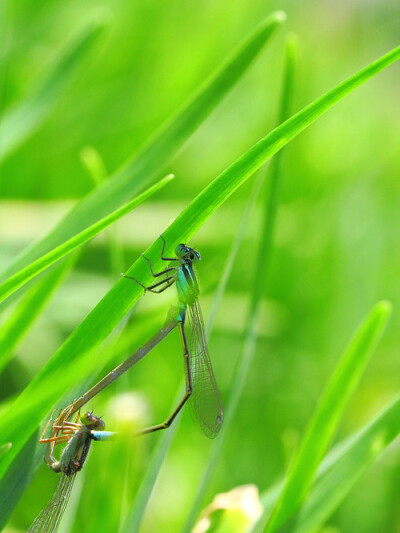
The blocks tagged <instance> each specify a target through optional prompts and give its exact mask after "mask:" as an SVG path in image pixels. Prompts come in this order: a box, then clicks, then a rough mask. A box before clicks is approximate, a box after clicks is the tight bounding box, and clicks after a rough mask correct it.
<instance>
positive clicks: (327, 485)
mask: <svg viewBox="0 0 400 533" xmlns="http://www.w3.org/2000/svg"><path fill="white" fill-rule="evenodd" d="M399 434H400V398H397V399H396V400H395V401H394V402H393V403H392V404H391V405H390V406H389V407H388V408H387V409H385V410H384V411H383V412H382V413H381V414H380V415H378V416H377V417H376V418H375V419H374V420H373V421H372V422H371V423H370V424H369V425H368V426H366V427H365V428H363V429H362V430H360V431H359V432H357V433H356V434H355V435H353V436H352V437H350V438H348V439H345V440H344V441H342V442H340V443H339V444H337V445H336V446H335V447H334V448H333V449H332V450H331V451H330V452H329V453H328V455H327V456H326V457H325V459H324V460H323V461H322V463H321V465H320V466H319V468H318V471H317V474H316V479H315V483H314V485H313V487H312V489H311V491H310V496H309V497H308V499H307V500H306V502H305V504H304V506H303V507H302V509H301V510H300V512H299V513H298V516H297V524H296V526H295V530H294V531H295V533H306V532H308V531H317V530H318V528H319V527H321V526H322V524H323V523H324V521H325V520H326V519H327V518H328V517H329V515H330V514H331V513H332V512H333V511H334V510H335V509H336V508H337V506H338V505H339V504H340V502H341V501H342V500H343V499H344V497H345V496H346V494H347V493H348V492H349V490H350V489H351V487H352V486H353V485H354V483H356V481H357V480H358V479H359V477H360V476H361V475H362V474H363V472H365V471H366V469H367V468H368V467H369V466H370V465H371V464H372V463H373V462H374V461H375V459H377V458H378V457H379V455H380V454H381V453H382V452H383V451H384V450H385V449H386V447H387V446H388V445H389V444H390V443H391V442H392V441H393V440H394V439H395V438H396V437H398V436H399ZM282 487H283V483H280V484H279V485H278V486H276V487H274V488H272V489H269V490H267V491H266V492H264V493H263V494H262V496H261V501H262V503H263V506H264V513H263V516H262V517H261V518H260V519H259V521H258V522H257V524H256V525H255V526H254V527H253V529H252V530H251V532H249V533H262V531H264V526H265V524H266V522H267V520H268V517H269V515H270V514H271V511H272V509H273V507H274V505H275V503H276V501H277V500H278V497H279V493H280V492H281V489H282ZM289 531H291V530H290V529H289Z"/></svg>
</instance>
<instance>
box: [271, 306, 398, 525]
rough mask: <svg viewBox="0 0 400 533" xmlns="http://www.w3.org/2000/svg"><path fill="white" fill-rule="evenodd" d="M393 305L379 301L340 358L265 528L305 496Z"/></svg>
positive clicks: (291, 510) (283, 517)
mask: <svg viewBox="0 0 400 533" xmlns="http://www.w3.org/2000/svg"><path fill="white" fill-rule="evenodd" d="M390 308H391V307H390V304H389V303H388V302H380V303H378V304H377V305H376V306H375V307H374V308H373V309H372V311H371V312H370V313H369V315H368V316H367V318H366V319H365V320H364V322H363V323H362V324H361V326H360V328H359V329H358V331H357V332H356V334H355V336H354V338H353V340H352V341H351V342H350V345H349V346H348V348H347V350H346V351H345V353H344V354H343V356H342V358H341V360H340V361H339V364H338V366H337V368H336V370H335V372H334V374H333V376H332V379H331V380H330V382H329V384H328V386H327V388H326V390H325V392H324V394H323V396H322V398H321V401H320V404H319V406H318V408H317V410H316V412H315V414H314V416H313V418H312V420H311V422H310V424H309V426H308V429H307V431H306V434H305V436H304V438H303V440H302V442H301V445H300V448H299V451H298V453H297V454H296V457H295V459H294V461H293V464H292V466H291V468H290V470H289V473H288V475H287V477H286V483H285V486H284V488H283V491H282V493H281V496H280V498H279V500H278V502H277V504H276V506H275V507H274V510H273V512H272V514H271V517H270V520H269V522H268V523H267V526H266V528H265V532H272V531H277V530H279V528H280V527H281V526H282V525H283V524H285V522H286V521H287V520H288V519H289V518H290V517H291V516H292V515H293V513H294V512H295V511H297V509H298V508H299V506H300V505H301V503H302V501H303V500H304V498H305V496H306V494H307V492H308V490H309V489H310V486H311V484H312V482H313V479H314V476H315V473H316V471H317V468H318V465H319V463H320V461H321V459H322V457H323V455H324V454H325V452H326V450H327V448H328V445H329V443H330V441H331V439H332V437H333V434H334V432H335V430H336V428H337V425H338V423H339V420H340V418H341V416H342V413H343V411H344V409H345V407H346V405H347V403H348V401H349V399H350V397H351V394H352V393H353V391H354V389H355V388H356V386H357V384H358V383H359V381H360V379H361V376H362V374H363V372H364V369H365V367H366V364H367V362H368V360H369V358H370V356H371V355H372V353H373V351H374V348H375V347H376V345H377V343H378V341H379V338H380V336H381V335H382V332H383V330H384V327H385V325H386V322H387V320H388V318H389V314H390Z"/></svg>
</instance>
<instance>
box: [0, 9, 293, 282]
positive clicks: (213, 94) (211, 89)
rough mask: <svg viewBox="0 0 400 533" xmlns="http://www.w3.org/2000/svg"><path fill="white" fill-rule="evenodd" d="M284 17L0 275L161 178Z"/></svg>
mask: <svg viewBox="0 0 400 533" xmlns="http://www.w3.org/2000/svg"><path fill="white" fill-rule="evenodd" d="M284 18H285V17H284V14H283V13H282V12H277V13H274V14H273V15H271V16H270V17H268V18H267V19H266V20H265V21H264V22H263V23H262V24H261V25H260V26H259V27H258V28H257V30H256V31H254V32H253V33H252V34H251V35H250V37H249V38H248V39H247V40H246V42H245V43H244V44H243V45H242V46H241V47H240V48H239V49H238V50H237V51H236V53H234V54H233V56H232V57H231V59H230V60H229V61H228V62H227V63H226V64H225V65H224V66H223V67H222V68H221V69H220V70H219V72H218V73H217V74H216V75H214V76H213V77H212V78H211V79H210V80H209V81H208V82H206V83H205V84H204V86H203V87H201V88H200V90H199V91H198V92H197V94H196V95H195V96H194V98H192V100H191V101H190V102H189V103H188V104H187V105H186V106H185V107H184V108H183V109H182V110H181V111H180V112H179V113H178V114H177V115H176V117H175V118H173V120H171V121H170V122H169V123H168V124H167V125H166V126H164V127H163V128H162V129H161V130H160V132H159V133H158V134H157V135H155V137H154V138H153V139H152V140H151V141H150V142H149V143H148V144H147V145H146V146H145V147H144V149H143V150H142V151H141V152H140V154H139V155H138V156H137V157H136V158H135V159H133V160H131V161H130V162H128V163H127V164H126V165H125V166H124V167H123V168H122V169H121V170H119V171H117V172H116V173H115V174H114V175H113V176H112V177H111V178H110V179H109V180H107V182H106V183H104V184H103V185H100V186H99V187H96V189H95V190H94V191H92V192H91V193H90V194H89V195H88V196H87V197H86V198H85V199H83V200H82V201H81V202H80V203H79V204H77V205H76V206H75V207H74V208H73V209H72V210H71V211H70V212H69V213H68V214H67V215H66V216H65V217H64V218H63V219H62V220H61V221H60V223H59V224H58V225H57V226H56V227H55V228H54V229H53V230H52V231H51V232H50V233H49V234H48V235H47V236H45V237H44V238H43V239H41V240H40V241H38V242H36V243H34V244H33V245H32V246H31V247H30V248H28V249H27V250H24V251H23V252H22V254H21V255H20V256H19V257H17V258H16V259H15V261H14V262H13V263H12V264H11V265H10V266H9V267H8V269H7V270H6V272H4V273H3V275H2V278H1V279H6V278H7V277H8V276H10V275H11V274H14V273H16V272H17V271H19V270H20V269H22V268H23V267H26V266H27V265H29V264H30V263H31V262H32V261H35V260H37V259H38V258H40V257H41V256H43V255H44V254H46V253H48V252H50V251H51V250H52V249H53V248H56V247H57V246H60V245H62V244H63V243H64V242H66V241H67V240H69V239H71V238H72V237H74V236H75V235H77V234H78V233H81V232H82V231H84V230H85V229H87V228H88V227H89V226H92V225H93V224H96V223H97V222H98V221H99V220H100V219H103V218H104V217H107V216H108V215H109V214H110V213H112V212H114V211H116V210H118V209H120V208H121V206H122V205H124V204H125V203H126V202H127V201H129V200H131V199H132V198H133V197H134V196H136V195H137V194H139V193H140V192H142V191H143V190H144V188H147V187H149V186H150V185H151V184H153V183H154V182H155V181H156V180H158V179H159V177H160V176H161V175H162V172H163V171H164V168H165V166H166V165H167V164H168V163H169V162H170V161H171V159H172V158H173V157H174V156H175V155H176V153H177V152H178V150H179V149H180V148H181V147H182V146H183V144H184V143H185V142H186V141H187V140H188V139H189V138H190V136H191V135H192V134H193V133H194V132H195V131H196V129H197V128H198V127H199V126H200V125H201V124H202V122H203V121H204V120H205V119H206V118H207V117H208V115H209V114H210V113H211V111H212V110H213V109H214V108H215V107H216V106H217V104H218V103H219V102H220V101H221V100H222V99H223V98H224V97H225V96H226V94H227V93H228V92H229V90H230V89H232V87H233V86H234V85H235V84H236V83H237V82H238V80H239V79H240V78H241V76H242V75H243V74H244V73H245V72H246V70H247V69H248V67H249V66H250V64H251V63H252V61H253V60H254V59H255V57H256V56H257V55H258V54H259V52H260V51H261V50H262V48H263V47H264V45H265V44H266V43H267V42H268V41H269V39H270V37H271V36H272V35H273V33H274V32H275V30H276V29H277V28H278V27H279V26H280V25H281V23H282V22H283V20H284Z"/></svg>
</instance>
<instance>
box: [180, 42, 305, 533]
mask: <svg viewBox="0 0 400 533" xmlns="http://www.w3.org/2000/svg"><path fill="white" fill-rule="evenodd" d="M295 56H296V42H295V41H294V39H293V38H290V39H288V41H287V44H286V51H285V66H284V70H283V84H282V94H281V101H280V106H279V117H278V120H279V122H280V123H281V122H284V121H285V119H286V118H287V117H288V116H289V114H290V103H291V101H292V97H293V93H294V70H295ZM281 157H282V152H280V153H279V154H277V155H276V156H275V157H274V159H273V160H272V161H271V166H270V167H269V172H268V174H269V176H270V180H271V181H270V183H269V184H268V185H269V195H267V196H266V201H265V205H264V220H263V224H262V226H261V237H260V242H259V246H258V259H257V261H256V270H255V273H254V277H253V279H254V286H253V290H252V293H251V302H250V309H249V313H248V316H247V319H246V324H245V328H244V331H245V342H244V346H243V351H242V354H241V357H240V359H239V361H238V363H237V365H236V367H235V370H234V372H233V378H232V380H231V394H230V397H229V400H228V403H227V405H226V415H225V423H224V426H223V427H222V429H221V434H220V436H219V438H218V441H216V442H215V444H214V446H213V448H212V451H211V456H210V458H209V460H208V463H207V466H206V467H205V472H204V474H203V477H202V479H201V481H200V484H199V487H198V489H197V493H196V496H195V500H194V502H193V506H192V509H191V510H190V514H189V516H188V519H187V522H186V524H185V527H184V530H183V531H184V533H189V532H190V531H191V530H192V528H193V526H194V524H195V522H196V519H197V517H198V515H199V513H200V510H201V507H202V503H203V500H204V497H205V494H206V491H207V489H208V486H209V484H210V481H211V479H212V476H213V474H214V472H215V470H216V468H217V464H218V461H219V458H220V456H221V453H222V450H223V446H224V443H225V440H226V437H227V434H228V431H229V428H230V426H231V424H232V423H233V419H234V415H235V412H236V409H237V406H238V403H239V399H240V396H241V394H242V391H243V387H244V383H245V380H246V376H247V373H248V369H249V366H250V363H251V360H252V359H253V355H254V353H255V348H256V337H255V333H254V331H255V323H256V319H257V316H258V309H259V304H260V301H261V298H262V296H263V293H264V285H265V280H266V278H267V276H266V270H267V264H268V261H269V258H270V254H271V245H272V233H273V227H274V223H275V215H276V210H277V204H278V200H279V198H278V190H279V188H278V184H279V181H280V159H281ZM261 180H262V181H265V175H262V176H261Z"/></svg>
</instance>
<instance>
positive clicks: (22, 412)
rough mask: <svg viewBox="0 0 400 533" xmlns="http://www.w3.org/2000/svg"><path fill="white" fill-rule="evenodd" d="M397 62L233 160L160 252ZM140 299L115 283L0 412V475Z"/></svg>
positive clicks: (141, 265) (139, 269)
mask: <svg viewBox="0 0 400 533" xmlns="http://www.w3.org/2000/svg"><path fill="white" fill-rule="evenodd" d="M399 58H400V47H398V48H396V49H395V50H392V51H391V52H389V53H388V54H386V55H385V56H383V57H381V58H380V59H378V60H377V61H375V62H373V63H371V64H370V65H368V66H367V67H365V68H364V69H363V70H361V71H359V72H358V73H357V74H355V75H354V76H352V77H351V78H349V79H347V80H346V81H344V82H343V83H341V84H340V85H338V86H337V87H335V88H334V89H332V90H331V91H329V92H328V93H326V94H325V95H324V96H322V97H320V98H319V99H317V100H316V101H315V102H313V103H312V104H310V105H309V106H307V107H306V108H305V109H303V110H301V111H300V112H298V113H297V114H296V115H294V116H293V117H291V118H290V119H289V120H287V121H286V122H284V123H283V124H282V125H281V126H279V127H278V128H276V129H275V130H274V131H273V132H271V133H270V134H269V135H267V136H266V137H264V138H263V139H262V140H261V141H259V142H258V143H257V144H256V145H255V146H254V147H253V148H251V149H250V150H249V151H248V152H246V153H245V154H244V155H243V156H242V157H241V158H239V159H238V160H237V161H235V162H234V163H233V164H232V165H231V166H230V167H229V168H228V169H226V170H225V171H224V172H223V173H222V174H221V175H220V176H218V177H217V178H216V179H215V180H214V181H213V182H212V183H210V185H209V186H208V187H206V188H205V189H204V190H203V191H202V192H201V193H200V194H199V195H198V196H197V197H196V198H195V199H194V200H193V202H192V203H191V204H190V205H189V206H188V207H187V208H186V209H185V210H184V211H183V212H182V213H181V214H180V215H179V217H178V218H177V219H176V220H175V221H174V222H173V223H172V224H171V225H170V226H169V228H168V229H167V230H166V231H165V232H164V237H165V239H166V241H167V243H168V246H167V249H166V251H165V253H166V254H168V253H171V251H172V249H173V247H174V246H175V245H176V243H177V242H179V241H181V240H183V239H184V238H185V237H187V238H188V239H190V237H191V236H192V235H193V234H194V233H195V232H196V231H197V230H198V229H199V228H200V226H201V225H202V224H204V222H205V221H206V220H207V219H208V218H209V217H210V216H211V215H212V213H214V212H215V211H216V210H217V209H218V207H219V206H220V205H221V204H222V203H223V202H224V201H225V200H226V199H227V198H228V197H229V196H230V195H231V194H232V193H233V192H234V191H235V190H236V189H237V188H238V187H239V186H240V185H241V184H242V183H243V182H244V181H246V179H247V178H249V177H250V175H251V174H252V173H253V172H254V171H255V170H257V168H259V167H260V166H261V165H262V164H263V163H264V162H265V161H266V160H267V159H268V158H269V157H270V156H271V155H273V154H274V153H275V152H276V151H278V150H279V149H280V148H282V147H283V146H284V145H285V144H287V143H288V142H289V141H290V140H291V139H292V138H293V137H295V136H296V135H297V134H298V133H300V132H301V131H302V130H304V129H305V128H306V127H307V126H309V125H310V124H311V123H312V122H313V121H314V120H316V119H317V118H318V117H319V116H321V115H322V114H323V113H324V112H325V111H327V110H328V109H329V108H330V107H332V106H333V105H334V104H335V103H336V102H338V101H339V100H340V99H341V98H343V97H344V96H346V95H347V94H349V93H351V92H352V91H353V90H354V89H356V88H357V87H359V85H361V84H362V83H365V82H366V81H368V80H369V79H370V78H371V77H373V76H374V75H376V74H377V73H378V72H380V71H381V70H383V69H385V68H386V67H388V66H389V65H391V64H392V63H393V62H394V61H396V60H398V59H399ZM160 249H161V246H160V240H158V241H157V242H155V243H154V244H153V245H152V246H151V247H150V248H149V249H148V250H147V251H146V256H147V257H148V258H149V259H150V260H151V261H152V262H153V267H154V268H158V267H159V266H160V263H161V261H160V259H159V254H160ZM129 275H130V276H134V277H136V278H137V279H140V280H141V281H142V282H143V283H144V284H146V283H148V282H149V281H150V274H149V272H148V264H147V262H146V261H145V260H142V259H140V258H139V259H138V261H136V263H135V264H134V265H133V266H132V267H131V268H130V269H129ZM141 295H142V291H141V289H140V287H139V286H137V284H134V283H128V281H127V280H124V279H121V280H119V282H118V283H117V284H116V285H115V286H114V287H113V288H112V289H111V290H110V291H109V292H108V293H107V294H106V296H105V297H104V298H103V299H102V300H101V302H99V304H98V305H97V306H96V307H95V308H94V309H93V310H92V311H91V312H90V313H89V315H88V316H87V317H86V318H85V319H84V320H83V321H82V323H81V324H80V325H79V326H78V327H77V328H76V330H75V331H74V332H73V334H72V335H71V336H70V337H69V338H68V339H67V340H66V342H65V343H64V344H63V345H62V346H61V347H60V349H59V350H58V351H57V353H56V354H55V355H54V356H53V357H52V359H51V360H50V361H49V362H48V364H47V365H46V366H45V367H44V368H43V369H42V371H41V372H40V373H39V374H38V375H37V376H36V378H35V379H34V380H33V381H32V382H31V383H30V384H29V386H28V387H27V388H26V389H25V390H24V392H23V393H22V394H21V395H20V396H19V398H18V399H17V400H16V401H15V402H14V404H13V405H12V407H11V408H10V409H9V410H8V411H7V413H5V415H4V417H3V418H2V419H1V420H0V435H1V437H2V440H3V442H13V448H12V449H11V450H10V452H9V453H8V454H7V455H6V456H5V457H3V459H2V460H1V461H0V476H1V475H3V473H4V472H5V470H6V469H7V467H8V465H9V464H10V462H11V461H12V460H13V458H14V457H15V455H16V454H17V453H18V451H19V450H20V449H21V447H22V446H23V445H24V443H25V442H26V441H27V439H28V438H29V436H30V435H31V434H32V433H33V431H34V430H35V428H36V427H37V426H38V424H39V422H40V421H41V420H42V419H43V417H44V416H45V415H46V414H47V413H48V412H49V411H50V409H51V408H52V407H54V405H55V404H56V403H57V401H59V399H60V397H61V396H62V395H63V394H64V392H65V391H66V390H69V389H70V388H71V386H72V385H76V383H79V382H80V381H81V380H83V379H84V378H87V376H89V375H90V374H91V373H92V371H93V370H94V369H95V368H97V367H99V365H102V364H103V363H104V361H101V359H100V358H99V355H98V354H96V356H95V353H94V352H95V350H96V349H97V348H98V347H99V346H100V344H101V343H102V342H103V341H104V340H105V339H106V338H107V337H108V335H109V334H110V333H111V332H112V330H113V329H114V328H115V327H116V326H117V325H118V323H119V322H120V321H121V319H122V318H123V317H124V316H125V314H126V313H127V312H128V311H129V310H130V308H131V307H132V305H133V304H134V303H135V302H136V301H137V300H138V299H139V298H140V296H141ZM21 427H23V428H24V431H23V432H21V431H20V428H21ZM0 445H1V443H0Z"/></svg>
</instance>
